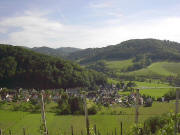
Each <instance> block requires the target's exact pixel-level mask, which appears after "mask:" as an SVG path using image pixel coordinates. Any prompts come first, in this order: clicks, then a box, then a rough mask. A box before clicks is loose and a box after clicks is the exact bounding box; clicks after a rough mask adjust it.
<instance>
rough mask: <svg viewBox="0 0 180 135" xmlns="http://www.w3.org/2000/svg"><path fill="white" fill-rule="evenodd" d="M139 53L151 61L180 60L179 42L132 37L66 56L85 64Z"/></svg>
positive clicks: (133, 55)
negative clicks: (118, 42) (115, 43)
mask: <svg viewBox="0 0 180 135" xmlns="http://www.w3.org/2000/svg"><path fill="white" fill-rule="evenodd" d="M139 55H146V57H148V58H150V59H151V60H152V61H162V60H172V61H180V44H179V43H176V42H171V41H167V40H165V41H164V40H157V39H133V40H128V41H125V42H122V43H120V44H117V45H114V46H113V45H112V46H108V47H104V48H92V49H91V48H89V49H85V50H81V51H77V52H74V53H71V54H70V55H69V56H68V58H69V59H71V60H77V61H79V62H80V63H81V64H87V63H90V62H95V61H98V60H126V59H131V58H135V57H137V56H139Z"/></svg>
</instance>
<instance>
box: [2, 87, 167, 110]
mask: <svg viewBox="0 0 180 135" xmlns="http://www.w3.org/2000/svg"><path fill="white" fill-rule="evenodd" d="M121 91H124V89H119V88H117V87H116V85H111V87H103V86H100V87H99V89H98V90H97V91H88V92H86V98H87V99H88V100H91V101H93V102H94V103H96V104H102V105H104V106H106V107H107V106H112V105H113V104H118V105H120V106H121V107H132V106H134V105H135V102H136V98H137V96H136V91H135V90H133V89H131V92H130V94H129V95H124V94H120V93H119V92H121ZM41 92H42V91H39V90H35V89H29V90H27V89H22V88H19V89H14V90H12V89H7V88H1V89H0V101H4V102H18V101H23V102H30V101H37V102H38V101H39V99H40V96H41ZM62 93H66V94H67V95H68V96H75V97H82V96H83V95H82V89H81V88H71V89H65V90H64V89H53V90H46V91H44V94H43V95H44V98H45V99H46V100H47V101H49V102H51V101H53V102H58V100H59V99H61V95H62ZM138 99H139V105H143V106H151V105H152V102H153V100H154V99H153V98H152V97H150V96H145V95H140V94H139V97H138ZM163 100H164V99H163V98H162V101H163Z"/></svg>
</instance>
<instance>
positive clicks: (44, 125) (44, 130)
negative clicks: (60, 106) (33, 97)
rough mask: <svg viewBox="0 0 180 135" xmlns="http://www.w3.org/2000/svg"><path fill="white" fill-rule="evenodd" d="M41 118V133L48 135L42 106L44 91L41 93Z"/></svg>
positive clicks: (43, 106)
mask: <svg viewBox="0 0 180 135" xmlns="http://www.w3.org/2000/svg"><path fill="white" fill-rule="evenodd" d="M41 116H42V122H43V123H42V124H43V133H44V135H48V130H47V125H46V114H45V104H44V91H42V93H41Z"/></svg>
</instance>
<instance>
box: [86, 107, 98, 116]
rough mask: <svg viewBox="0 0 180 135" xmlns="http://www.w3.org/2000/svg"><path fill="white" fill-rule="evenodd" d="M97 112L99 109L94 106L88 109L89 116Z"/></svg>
mask: <svg viewBox="0 0 180 135" xmlns="http://www.w3.org/2000/svg"><path fill="white" fill-rule="evenodd" d="M97 110H98V109H97V107H96V106H95V105H93V106H91V107H90V108H89V109H88V114H96V113H97V112H98V111H97Z"/></svg>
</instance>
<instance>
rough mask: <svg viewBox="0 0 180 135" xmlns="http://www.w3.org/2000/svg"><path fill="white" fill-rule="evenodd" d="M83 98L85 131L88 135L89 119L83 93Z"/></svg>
mask: <svg viewBox="0 0 180 135" xmlns="http://www.w3.org/2000/svg"><path fill="white" fill-rule="evenodd" d="M83 97H84V112H85V120H86V130H87V135H90V133H89V119H88V111H87V103H86V93H84V95H83Z"/></svg>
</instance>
